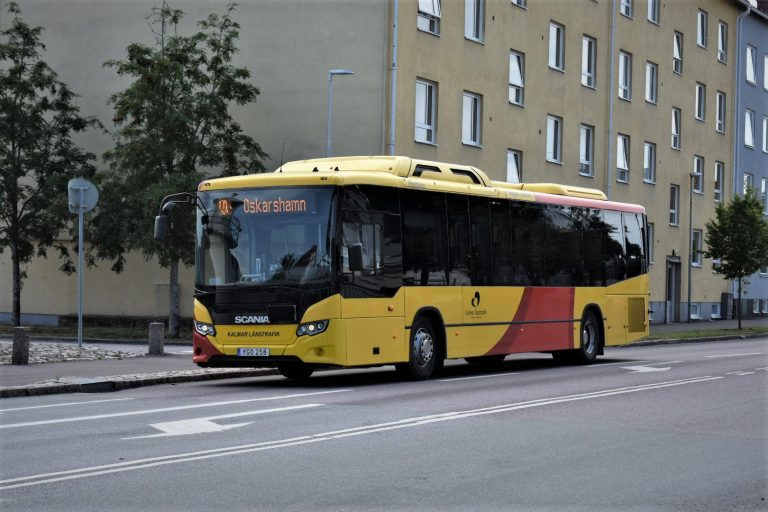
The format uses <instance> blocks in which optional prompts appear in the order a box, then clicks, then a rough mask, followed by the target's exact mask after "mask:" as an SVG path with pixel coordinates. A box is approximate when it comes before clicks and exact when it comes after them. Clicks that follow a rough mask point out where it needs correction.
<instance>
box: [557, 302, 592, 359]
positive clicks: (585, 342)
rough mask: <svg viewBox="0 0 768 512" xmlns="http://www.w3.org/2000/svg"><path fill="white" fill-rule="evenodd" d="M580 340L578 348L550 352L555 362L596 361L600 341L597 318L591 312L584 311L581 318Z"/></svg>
mask: <svg viewBox="0 0 768 512" xmlns="http://www.w3.org/2000/svg"><path fill="white" fill-rule="evenodd" d="M580 332H581V337H580V338H581V339H580V340H579V348H577V349H574V350H560V351H557V352H552V357H553V358H554V359H555V361H557V362H559V363H565V364H592V363H594V362H595V359H597V353H598V352H599V351H600V345H601V344H602V339H601V335H600V326H599V325H598V323H597V317H596V316H595V314H594V313H593V312H592V311H585V312H584V316H583V317H582V318H581V329H580Z"/></svg>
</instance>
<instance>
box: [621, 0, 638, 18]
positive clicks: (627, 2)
mask: <svg viewBox="0 0 768 512" xmlns="http://www.w3.org/2000/svg"><path fill="white" fill-rule="evenodd" d="M619 14H621V15H622V16H624V17H626V18H629V19H634V16H635V4H634V2H633V0H620V2H619Z"/></svg>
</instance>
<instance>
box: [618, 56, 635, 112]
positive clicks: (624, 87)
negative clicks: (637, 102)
mask: <svg viewBox="0 0 768 512" xmlns="http://www.w3.org/2000/svg"><path fill="white" fill-rule="evenodd" d="M619 98H621V99H623V100H627V101H631V100H632V55H630V54H629V53H627V52H623V51H621V52H619Z"/></svg>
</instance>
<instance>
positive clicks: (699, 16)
mask: <svg viewBox="0 0 768 512" xmlns="http://www.w3.org/2000/svg"><path fill="white" fill-rule="evenodd" d="M708 31H709V13H708V12H707V11H705V10H704V9H699V11H698V12H697V13H696V46H698V47H700V48H704V49H706V48H707V43H708V42H709V41H708V37H707V36H708Z"/></svg>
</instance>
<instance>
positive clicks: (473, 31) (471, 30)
mask: <svg viewBox="0 0 768 512" xmlns="http://www.w3.org/2000/svg"><path fill="white" fill-rule="evenodd" d="M464 37H466V38H467V39H472V40H473V41H478V42H483V39H484V38H485V0H465V2H464Z"/></svg>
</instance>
